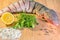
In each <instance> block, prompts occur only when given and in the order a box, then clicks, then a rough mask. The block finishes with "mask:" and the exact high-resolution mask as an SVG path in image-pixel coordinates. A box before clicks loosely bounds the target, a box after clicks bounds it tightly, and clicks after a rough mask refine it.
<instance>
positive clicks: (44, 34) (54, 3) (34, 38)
mask: <svg viewBox="0 0 60 40" xmlns="http://www.w3.org/2000/svg"><path fill="white" fill-rule="evenodd" d="M16 1H18V0H0V9H2V8H4V7H6V6H8V5H9V4H11V3H14V2H16ZM35 1H37V2H40V3H41V4H44V5H45V6H47V7H48V8H51V9H53V10H55V11H56V12H57V14H58V16H60V7H59V4H60V0H35ZM37 19H38V18H37ZM38 20H39V19H38ZM38 22H39V25H38V26H37V27H35V28H34V29H28V28H24V29H23V30H21V31H22V36H21V38H20V39H19V40H60V26H58V27H56V26H54V25H52V24H49V23H46V22H43V21H41V20H39V21H38ZM5 27H6V25H5V24H4V23H3V22H2V21H1V19H0V28H5ZM42 28H43V29H44V30H42Z"/></svg>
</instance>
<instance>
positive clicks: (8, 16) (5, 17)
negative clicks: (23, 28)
mask: <svg viewBox="0 0 60 40" xmlns="http://www.w3.org/2000/svg"><path fill="white" fill-rule="evenodd" d="M1 19H2V21H3V23H5V24H7V25H9V24H12V23H13V22H14V16H13V15H12V13H10V12H5V13H3V15H2V16H1Z"/></svg>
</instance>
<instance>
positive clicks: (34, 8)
mask: <svg viewBox="0 0 60 40" xmlns="http://www.w3.org/2000/svg"><path fill="white" fill-rule="evenodd" d="M7 11H8V12H28V13H36V12H38V13H39V15H42V14H46V15H47V16H48V18H47V19H50V20H51V21H52V22H53V24H56V25H58V24H59V19H58V16H57V14H56V12H55V11H54V10H52V9H49V8H47V7H46V6H44V5H42V4H40V3H38V2H35V1H29V0H19V1H18V2H15V3H13V4H11V5H9V6H8V7H6V8H3V9H2V10H0V14H1V15H2V14H3V13H4V12H7Z"/></svg>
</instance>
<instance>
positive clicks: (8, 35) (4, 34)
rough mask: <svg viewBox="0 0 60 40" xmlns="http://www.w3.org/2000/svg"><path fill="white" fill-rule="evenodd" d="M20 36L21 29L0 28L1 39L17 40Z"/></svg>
mask: <svg viewBox="0 0 60 40" xmlns="http://www.w3.org/2000/svg"><path fill="white" fill-rule="evenodd" d="M20 36H21V31H20V30H17V29H13V28H0V37H1V38H2V40H5V39H8V40H13V39H14V40H17V39H19V38H20Z"/></svg>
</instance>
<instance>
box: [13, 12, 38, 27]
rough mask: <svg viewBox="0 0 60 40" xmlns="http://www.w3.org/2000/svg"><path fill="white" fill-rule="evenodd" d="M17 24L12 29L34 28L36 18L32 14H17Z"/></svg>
mask: <svg viewBox="0 0 60 40" xmlns="http://www.w3.org/2000/svg"><path fill="white" fill-rule="evenodd" d="M17 19H18V21H17V23H16V24H15V26H14V27H13V28H24V27H27V28H34V27H35V25H36V24H37V21H36V17H35V15H34V14H29V13H28V14H26V13H19V16H17Z"/></svg>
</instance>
